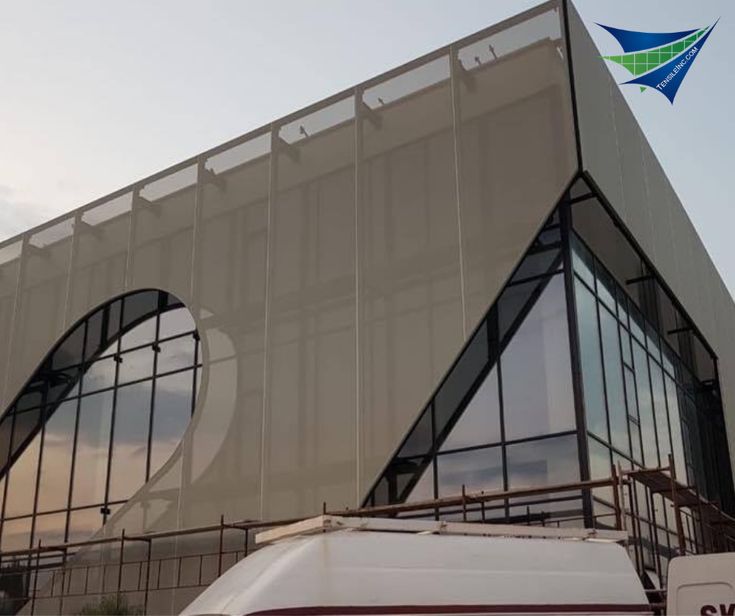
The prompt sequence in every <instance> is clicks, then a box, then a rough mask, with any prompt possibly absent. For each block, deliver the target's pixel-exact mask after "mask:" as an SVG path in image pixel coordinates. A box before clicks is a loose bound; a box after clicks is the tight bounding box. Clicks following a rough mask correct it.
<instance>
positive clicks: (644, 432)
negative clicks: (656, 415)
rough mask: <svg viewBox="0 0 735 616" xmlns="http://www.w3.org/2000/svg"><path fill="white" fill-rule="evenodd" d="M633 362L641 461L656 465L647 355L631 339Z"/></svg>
mask: <svg viewBox="0 0 735 616" xmlns="http://www.w3.org/2000/svg"><path fill="white" fill-rule="evenodd" d="M633 364H634V367H635V380H636V391H637V393H638V415H639V420H640V425H641V439H642V441H643V461H644V463H645V466H649V467H655V466H658V463H659V462H658V451H657V449H656V427H655V424H654V421H653V402H652V401H651V383H650V380H649V378H648V357H647V355H646V352H645V351H644V350H643V347H642V346H641V345H640V344H639V343H638V342H637V341H635V340H634V341H633Z"/></svg>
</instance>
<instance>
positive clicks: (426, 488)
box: [406, 462, 434, 503]
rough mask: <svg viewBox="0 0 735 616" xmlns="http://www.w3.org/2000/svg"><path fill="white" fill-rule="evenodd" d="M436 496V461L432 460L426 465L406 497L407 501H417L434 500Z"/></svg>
mask: <svg viewBox="0 0 735 616" xmlns="http://www.w3.org/2000/svg"><path fill="white" fill-rule="evenodd" d="M433 498H434V463H433V462H432V463H431V464H429V465H428V466H427V467H426V470H425V471H424V472H423V474H422V475H421V478H420V479H419V480H418V481H417V482H416V485H415V486H414V487H413V490H411V493H410V494H409V495H408V496H407V497H406V502H407V503H415V502H418V501H425V500H432V499H433Z"/></svg>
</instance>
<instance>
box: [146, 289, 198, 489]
mask: <svg viewBox="0 0 735 616" xmlns="http://www.w3.org/2000/svg"><path fill="white" fill-rule="evenodd" d="M164 298H165V296H164V295H163V294H160V295H159V300H158V305H159V311H158V314H157V315H156V333H155V342H154V348H155V350H154V352H153V375H152V378H151V399H150V402H149V403H148V443H147V445H146V459H145V480H146V482H147V481H148V480H149V479H150V476H151V450H152V447H153V418H154V414H155V412H156V381H157V380H158V350H159V349H160V347H159V336H160V335H161V307H162V305H163V304H164ZM194 360H195V363H196V346H195V350H194ZM194 379H195V380H196V368H195V369H194Z"/></svg>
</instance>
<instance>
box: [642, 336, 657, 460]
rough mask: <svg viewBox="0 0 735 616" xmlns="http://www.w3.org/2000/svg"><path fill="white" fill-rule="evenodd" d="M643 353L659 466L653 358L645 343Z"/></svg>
mask: <svg viewBox="0 0 735 616" xmlns="http://www.w3.org/2000/svg"><path fill="white" fill-rule="evenodd" d="M644 333H645V332H644ZM643 355H644V356H645V358H646V371H647V372H648V391H649V393H650V394H651V414H652V417H653V437H654V439H655V440H656V459H657V460H658V465H659V466H661V447H660V446H659V444H658V422H657V421H656V405H655V403H654V397H653V379H652V378H651V361H653V359H652V358H651V356H650V355H649V353H648V350H647V349H646V346H645V345H643ZM644 457H645V454H644Z"/></svg>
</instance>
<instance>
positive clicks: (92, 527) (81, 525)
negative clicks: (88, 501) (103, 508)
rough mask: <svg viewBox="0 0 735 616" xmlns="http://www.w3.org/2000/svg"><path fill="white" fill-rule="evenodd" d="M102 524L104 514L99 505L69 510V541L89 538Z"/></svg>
mask: <svg viewBox="0 0 735 616" xmlns="http://www.w3.org/2000/svg"><path fill="white" fill-rule="evenodd" d="M101 526H102V514H101V513H100V508H99V507H90V508H88V509H78V510H77V511H70V512H69V537H68V539H67V541H69V542H72V541H84V540H85V539H89V538H90V537H91V536H92V535H93V534H94V533H95V532H97V531H98V530H99V529H100V527H101Z"/></svg>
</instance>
